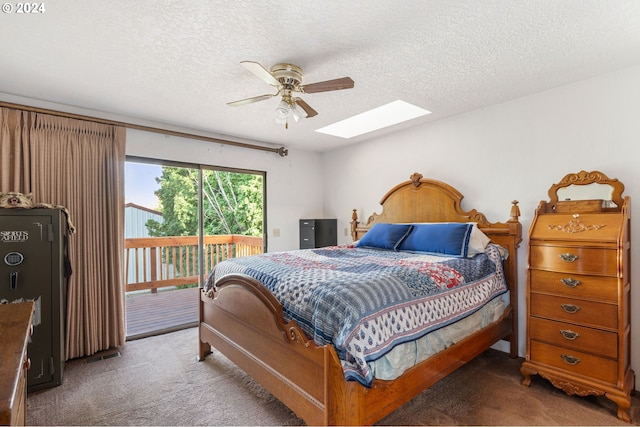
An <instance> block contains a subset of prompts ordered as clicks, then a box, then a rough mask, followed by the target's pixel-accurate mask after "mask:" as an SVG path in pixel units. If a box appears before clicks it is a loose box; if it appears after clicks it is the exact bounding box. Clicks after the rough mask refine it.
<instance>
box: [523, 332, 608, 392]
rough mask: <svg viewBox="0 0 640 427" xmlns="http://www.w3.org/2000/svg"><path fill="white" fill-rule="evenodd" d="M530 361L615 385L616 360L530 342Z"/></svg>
mask: <svg viewBox="0 0 640 427" xmlns="http://www.w3.org/2000/svg"><path fill="white" fill-rule="evenodd" d="M531 359H532V360H533V361H535V362H537V363H542V364H545V365H549V366H552V367H554V368H558V369H562V370H564V371H567V372H569V373H571V374H578V375H583V376H585V377H588V378H593V379H596V380H600V381H604V382H606V383H609V384H616V383H617V373H618V363H617V361H616V360H611V359H607V358H605V357H599V356H593V355H591V354H587V353H583V352H581V351H577V350H569V349H566V348H563V347H558V346H555V345H551V344H545V343H542V342H538V341H531Z"/></svg>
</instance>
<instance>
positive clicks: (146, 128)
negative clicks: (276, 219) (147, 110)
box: [0, 101, 289, 157]
mask: <svg viewBox="0 0 640 427" xmlns="http://www.w3.org/2000/svg"><path fill="white" fill-rule="evenodd" d="M0 107H6V108H13V109H16V110H25V111H31V112H34V113H44V114H51V115H53V116H59V117H65V118H68V119H78V120H87V121H91V122H96V123H102V124H105V125H113V126H123V127H126V128H128V129H135V130H143V131H147V132H154V133H161V134H164V135H171V136H179V137H182V138H190V139H197V140H200V141H207V142H215V143H219V144H224V145H233V146H234V147H241V148H248V149H251V150H262V151H270V152H273V153H277V154H278V155H279V156H280V157H285V156H287V155H289V150H287V149H286V148H285V147H280V148H271V147H263V146H260V145H253V144H247V143H244V142H236V141H227V140H226V139H221V138H214V137H211V136H202V135H195V134H192V133H187V132H178V131H174V130H167V129H160V128H155V127H152V126H144V125H137V124H135V123H126V122H119V121H117V120H107V119H100V118H98V117H91V116H83V115H81V114H73V113H65V112H62V111H56V110H49V109H47V108H39V107H30V106H28V105H20V104H13V103H10V102H4V101H0Z"/></svg>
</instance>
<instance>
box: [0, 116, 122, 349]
mask: <svg viewBox="0 0 640 427" xmlns="http://www.w3.org/2000/svg"><path fill="white" fill-rule="evenodd" d="M125 132H126V130H125V128H123V127H118V126H111V125H105V124H100V123H94V122H90V121H84V120H76V119H69V118H64V117H57V116H53V115H49V114H42V113H37V112H28V111H20V110H14V109H10V108H0V191H2V192H8V191H17V192H21V193H33V200H34V202H37V203H51V204H56V205H62V206H65V207H66V208H67V209H68V211H69V213H70V219H71V221H72V222H73V224H74V225H75V228H76V233H75V234H72V235H71V236H70V238H69V249H70V259H71V266H72V270H73V274H72V275H71V277H70V281H69V286H68V289H67V327H66V330H67V334H66V358H67V359H72V358H75V357H80V356H86V355H90V354H93V353H95V352H97V351H100V350H105V349H108V348H109V347H114V346H120V345H123V344H124V341H125V314H124V284H123V274H122V273H121V272H122V258H123V253H124V162H125Z"/></svg>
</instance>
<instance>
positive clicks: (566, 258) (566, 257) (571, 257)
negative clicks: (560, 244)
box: [560, 254, 578, 262]
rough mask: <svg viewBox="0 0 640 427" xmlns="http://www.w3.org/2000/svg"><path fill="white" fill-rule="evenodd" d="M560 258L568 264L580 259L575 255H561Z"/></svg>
mask: <svg viewBox="0 0 640 427" xmlns="http://www.w3.org/2000/svg"><path fill="white" fill-rule="evenodd" d="M560 258H562V259H563V260H564V261H567V262H573V261H575V260H577V259H578V255H574V254H560Z"/></svg>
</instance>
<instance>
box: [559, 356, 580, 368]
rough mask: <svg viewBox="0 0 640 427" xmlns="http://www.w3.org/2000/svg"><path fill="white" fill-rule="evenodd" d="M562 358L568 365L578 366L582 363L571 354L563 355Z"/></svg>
mask: <svg viewBox="0 0 640 427" xmlns="http://www.w3.org/2000/svg"><path fill="white" fill-rule="evenodd" d="M560 357H562V360H564V363H566V364H567V365H572V366H573V365H577V364H578V363H580V359H578V358H577V357H575V356H571V355H569V354H562V355H561V356H560Z"/></svg>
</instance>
